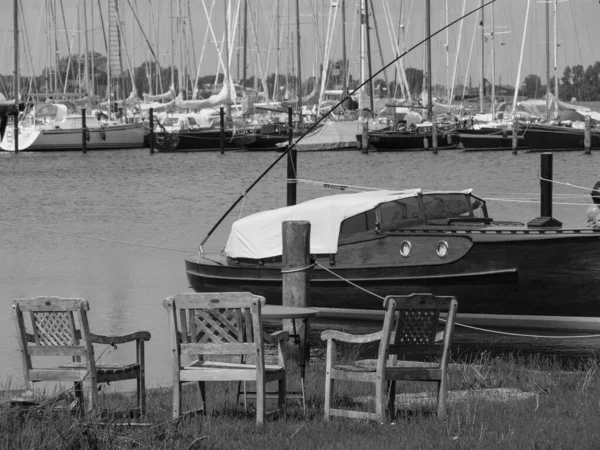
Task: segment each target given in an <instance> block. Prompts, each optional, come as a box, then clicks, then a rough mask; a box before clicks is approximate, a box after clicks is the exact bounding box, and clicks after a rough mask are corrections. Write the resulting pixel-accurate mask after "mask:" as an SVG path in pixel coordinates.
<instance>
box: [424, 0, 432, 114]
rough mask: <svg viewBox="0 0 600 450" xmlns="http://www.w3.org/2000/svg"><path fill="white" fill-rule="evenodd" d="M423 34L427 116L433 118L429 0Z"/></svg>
mask: <svg viewBox="0 0 600 450" xmlns="http://www.w3.org/2000/svg"><path fill="white" fill-rule="evenodd" d="M425 15H426V17H427V18H426V20H425V27H426V28H425V34H426V35H427V36H426V38H427V118H428V119H429V120H433V104H432V93H431V87H432V86H431V39H429V37H430V36H431V0H427V2H426V3H425Z"/></svg>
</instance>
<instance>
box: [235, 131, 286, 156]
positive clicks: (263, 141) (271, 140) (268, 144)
mask: <svg viewBox="0 0 600 450" xmlns="http://www.w3.org/2000/svg"><path fill="white" fill-rule="evenodd" d="M287 141H288V137H287V134H285V135H284V134H257V133H247V134H238V135H235V136H234V137H233V143H234V144H236V145H237V146H238V147H241V148H243V149H244V150H248V151H255V152H258V151H277V150H279V148H278V147H277V144H280V143H282V142H287Z"/></svg>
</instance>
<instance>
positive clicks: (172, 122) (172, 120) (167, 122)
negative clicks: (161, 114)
mask: <svg viewBox="0 0 600 450" xmlns="http://www.w3.org/2000/svg"><path fill="white" fill-rule="evenodd" d="M178 122H179V119H177V118H176V117H167V118H166V119H164V120H163V123H162V124H163V126H165V127H174V126H176V125H177V123H178Z"/></svg>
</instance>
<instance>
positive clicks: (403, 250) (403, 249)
mask: <svg viewBox="0 0 600 450" xmlns="http://www.w3.org/2000/svg"><path fill="white" fill-rule="evenodd" d="M411 251H412V245H411V243H410V242H408V241H402V243H401V244H400V255H402V257H404V258H408V257H409V256H410V252H411Z"/></svg>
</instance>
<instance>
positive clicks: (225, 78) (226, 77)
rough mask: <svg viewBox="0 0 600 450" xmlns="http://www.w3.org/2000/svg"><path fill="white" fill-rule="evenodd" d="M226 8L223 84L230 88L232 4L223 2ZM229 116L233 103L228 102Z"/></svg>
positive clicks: (229, 115) (228, 115) (228, 116)
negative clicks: (230, 8)
mask: <svg viewBox="0 0 600 450" xmlns="http://www.w3.org/2000/svg"><path fill="white" fill-rule="evenodd" d="M223 5H224V8H225V61H223V85H225V83H227V86H228V87H229V88H231V83H230V82H229V80H230V76H231V75H230V74H229V70H230V69H231V67H230V65H229V11H230V10H229V7H228V6H230V2H228V1H226V2H223ZM229 95H230V96H233V93H230V94H229ZM226 111H227V118H228V119H231V103H230V102H228V103H227V108H226Z"/></svg>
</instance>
